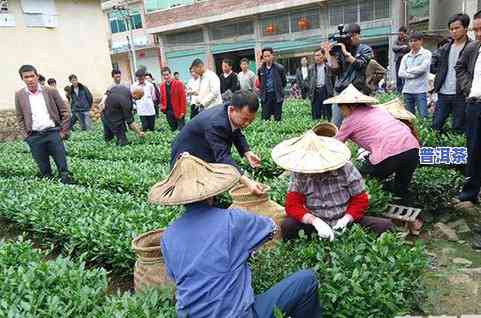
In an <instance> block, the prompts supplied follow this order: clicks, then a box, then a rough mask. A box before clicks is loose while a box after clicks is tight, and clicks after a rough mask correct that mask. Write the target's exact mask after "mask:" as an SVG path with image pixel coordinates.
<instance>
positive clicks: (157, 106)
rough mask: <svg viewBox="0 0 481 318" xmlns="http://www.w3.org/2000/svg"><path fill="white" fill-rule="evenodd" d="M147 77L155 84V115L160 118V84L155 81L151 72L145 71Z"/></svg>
mask: <svg viewBox="0 0 481 318" xmlns="http://www.w3.org/2000/svg"><path fill="white" fill-rule="evenodd" d="M145 79H146V80H147V81H148V82H149V83H151V84H152V85H154V90H155V99H154V108H155V117H156V118H159V113H160V111H159V108H160V106H159V105H160V90H159V87H158V86H157V85H158V84H157V83H156V82H155V79H154V77H153V76H152V74H150V73H145Z"/></svg>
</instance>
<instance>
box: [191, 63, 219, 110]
mask: <svg viewBox="0 0 481 318" xmlns="http://www.w3.org/2000/svg"><path fill="white" fill-rule="evenodd" d="M191 69H192V71H194V72H196V73H197V75H199V95H198V96H197V98H196V99H195V102H196V105H197V107H198V108H199V111H202V110H204V109H205V108H209V107H211V106H216V105H221V104H222V96H221V94H220V80H219V77H218V76H217V74H215V73H214V72H212V71H211V70H208V69H207V68H206V67H205V65H204V62H202V60H201V59H195V60H194V62H192V65H191Z"/></svg>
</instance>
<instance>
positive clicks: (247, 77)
mask: <svg viewBox="0 0 481 318" xmlns="http://www.w3.org/2000/svg"><path fill="white" fill-rule="evenodd" d="M240 68H241V72H240V73H239V74H237V78H238V79H239V84H240V89H242V90H245V91H251V92H253V91H254V89H255V87H256V74H255V73H254V72H252V71H251V70H250V69H249V60H248V59H246V58H243V59H242V60H241V61H240Z"/></svg>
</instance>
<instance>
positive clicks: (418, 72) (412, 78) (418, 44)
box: [399, 32, 431, 118]
mask: <svg viewBox="0 0 481 318" xmlns="http://www.w3.org/2000/svg"><path fill="white" fill-rule="evenodd" d="M409 46H410V47H411V51H410V52H409V53H408V54H406V55H404V57H403V59H402V61H401V66H400V67H399V77H401V78H404V87H403V94H404V101H405V103H406V108H407V109H408V110H409V111H410V112H411V113H413V114H416V105H417V108H418V111H419V113H420V115H421V117H423V118H427V117H428V101H427V92H428V90H429V89H428V81H429V69H430V65H431V52H430V51H429V50H426V49H424V48H423V34H422V33H420V32H413V33H411V35H410V36H409Z"/></svg>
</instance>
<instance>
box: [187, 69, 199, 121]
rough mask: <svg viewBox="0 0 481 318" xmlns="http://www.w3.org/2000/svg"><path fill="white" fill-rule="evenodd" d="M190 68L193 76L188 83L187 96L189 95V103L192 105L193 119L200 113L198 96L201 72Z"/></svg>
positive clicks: (191, 115)
mask: <svg viewBox="0 0 481 318" xmlns="http://www.w3.org/2000/svg"><path fill="white" fill-rule="evenodd" d="M189 70H190V75H191V76H192V77H191V78H190V80H189V82H188V83H187V96H188V97H189V100H188V103H189V105H190V119H192V118H194V117H195V116H196V115H197V114H198V113H199V109H198V106H197V102H196V98H197V97H198V96H199V84H200V78H199V74H197V73H196V72H194V71H193V70H192V67H191V68H190V69H189Z"/></svg>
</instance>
